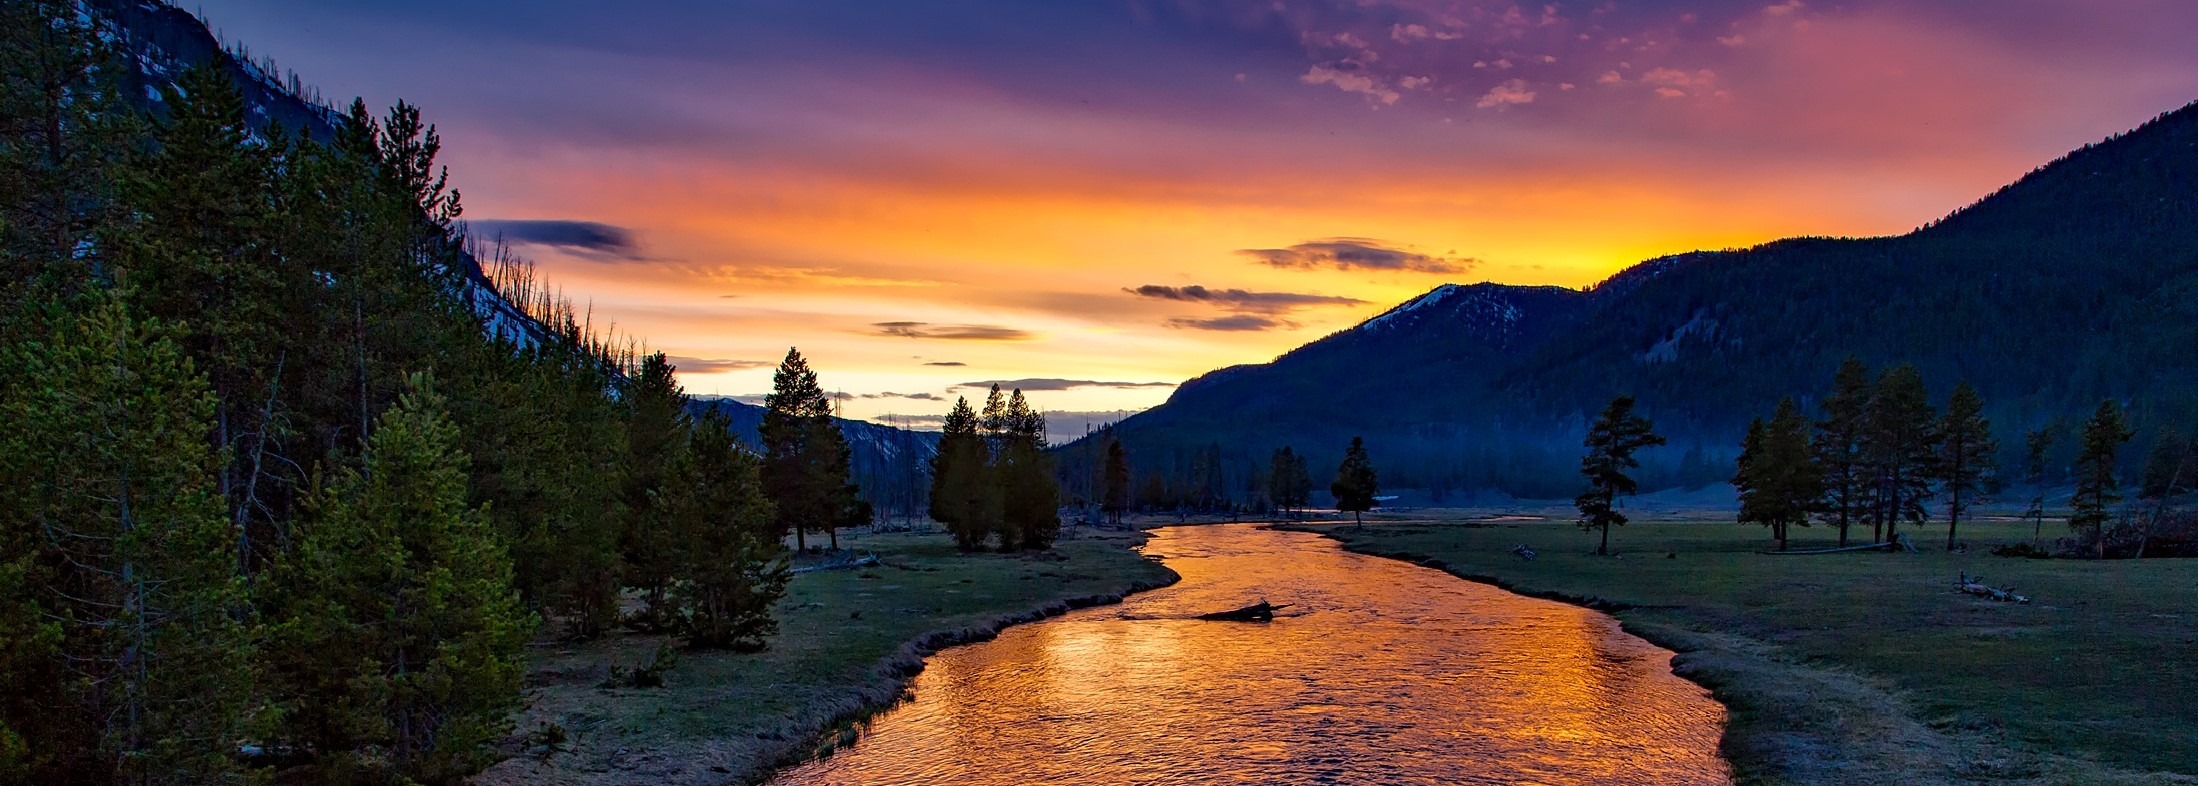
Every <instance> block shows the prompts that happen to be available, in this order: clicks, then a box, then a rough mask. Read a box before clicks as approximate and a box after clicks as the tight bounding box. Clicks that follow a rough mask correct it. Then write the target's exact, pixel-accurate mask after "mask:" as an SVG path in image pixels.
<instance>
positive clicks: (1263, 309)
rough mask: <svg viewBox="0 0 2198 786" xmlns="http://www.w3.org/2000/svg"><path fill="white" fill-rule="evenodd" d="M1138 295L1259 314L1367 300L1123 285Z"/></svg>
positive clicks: (1200, 287)
mask: <svg viewBox="0 0 2198 786" xmlns="http://www.w3.org/2000/svg"><path fill="white" fill-rule="evenodd" d="M1122 291H1124V292H1128V293H1130V294H1132V295H1136V296H1138V297H1148V298H1157V299H1160V300H1176V301H1182V302H1185V303H1210V304H1212V305H1215V306H1219V307H1221V308H1225V309H1228V310H1230V311H1238V312H1248V313H1255V314H1281V313H1287V312H1290V311H1294V310H1296V309H1300V308H1306V307H1309V306H1355V305H1359V304H1362V303H1365V302H1366V301H1364V300H1360V299H1358V298H1354V297H1341V296H1337V295H1310V294H1302V293H1298V292H1250V291H1246V290H1242V289H1207V288H1206V287H1202V286H1199V285H1197V284H1192V285H1190V286H1185V287H1171V286H1165V285H1161V284H1146V285H1144V286H1141V287H1138V288H1136V289H1130V288H1128V287H1124V288H1122Z"/></svg>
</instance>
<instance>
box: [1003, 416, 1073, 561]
mask: <svg viewBox="0 0 2198 786" xmlns="http://www.w3.org/2000/svg"><path fill="white" fill-rule="evenodd" d="M1002 418H1003V421H1002V422H1003V428H1002V432H1001V438H1002V442H1001V446H1000V452H999V454H998V455H997V456H996V457H995V461H996V462H997V463H998V466H999V469H998V471H996V472H994V473H993V476H994V477H995V478H997V479H998V480H999V482H1000V484H1001V490H1000V499H1001V514H1002V515H1001V529H1000V548H1002V549H1008V548H1014V547H1021V548H1026V549H1044V548H1049V547H1051V546H1052V545H1053V539H1054V538H1055V537H1056V536H1058V535H1059V534H1060V532H1061V487H1060V481H1059V480H1058V479H1057V478H1055V477H1054V474H1053V462H1052V458H1051V457H1049V456H1047V455H1046V417H1045V415H1043V414H1041V413H1039V412H1038V411H1037V410H1036V409H1033V408H1032V407H1031V406H1030V401H1029V400H1028V399H1025V398H1024V397H1023V391H1021V390H1019V389H1018V390H1016V391H1014V392H1013V393H1012V394H1011V395H1009V396H1008V401H1007V409H1006V411H1005V414H1004V415H1003V416H1002Z"/></svg>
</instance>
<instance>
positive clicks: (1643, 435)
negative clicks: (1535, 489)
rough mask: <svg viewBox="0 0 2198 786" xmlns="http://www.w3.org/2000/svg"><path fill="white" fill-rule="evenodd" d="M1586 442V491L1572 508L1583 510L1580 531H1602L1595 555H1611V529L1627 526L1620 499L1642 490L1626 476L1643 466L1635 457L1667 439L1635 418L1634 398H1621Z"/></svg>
mask: <svg viewBox="0 0 2198 786" xmlns="http://www.w3.org/2000/svg"><path fill="white" fill-rule="evenodd" d="M1584 442H1585V446H1586V447H1587V455H1585V456H1583V457H1581V459H1580V474H1581V475H1582V476H1584V477H1586V478H1587V490H1586V491H1582V492H1580V495H1579V496H1578V497H1575V498H1574V499H1573V505H1574V506H1575V507H1578V508H1579V510H1580V520H1579V523H1580V528H1581V529H1584V530H1588V531H1595V530H1601V531H1602V535H1603V540H1602V545H1600V546H1597V547H1596V548H1595V553H1596V554H1597V555H1608V554H1609V553H1610V527H1611V525H1613V524H1621V525H1622V524H1624V523H1626V514H1624V513H1620V512H1618V504H1617V503H1618V497H1620V496H1632V495H1633V493H1634V491H1635V490H1637V489H1638V488H1639V484H1638V483H1636V482H1635V481H1634V479H1633V478H1632V477H1631V476H1629V475H1627V474H1626V470H1629V469H1634V468H1637V467H1640V466H1641V462H1640V461H1639V460H1638V459H1635V458H1634V457H1633V454H1634V452H1635V451H1638V450H1640V449H1641V448H1646V447H1654V446H1657V445H1662V444H1664V438H1663V437H1662V436H1660V435H1658V434H1657V433H1656V431H1655V424H1654V423H1651V422H1650V421H1649V419H1647V418H1644V417H1641V416H1639V415H1635V414H1633V397H1632V396H1619V397H1617V398H1614V399H1611V400H1610V406H1608V407H1605V408H1604V409H1603V413H1602V415H1600V416H1598V417H1597V418H1596V419H1595V424H1594V425H1592V426H1589V427H1588V432H1587V439H1586V440H1585V441H1584Z"/></svg>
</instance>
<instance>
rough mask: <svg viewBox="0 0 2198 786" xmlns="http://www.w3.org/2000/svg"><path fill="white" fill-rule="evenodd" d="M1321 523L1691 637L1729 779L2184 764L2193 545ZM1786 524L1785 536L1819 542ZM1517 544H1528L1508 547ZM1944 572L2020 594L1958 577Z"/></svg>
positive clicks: (1341, 534) (1675, 640) (2194, 710)
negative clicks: (1714, 703) (2100, 555)
mask: <svg viewBox="0 0 2198 786" xmlns="http://www.w3.org/2000/svg"><path fill="white" fill-rule="evenodd" d="M1322 529H1323V530H1324V531H1327V532H1328V533H1330V534H1331V535H1333V536H1335V537H1337V538H1338V539H1340V540H1342V541H1343V542H1344V543H1345V544H1346V545H1348V546H1349V547H1351V548H1353V549H1356V550H1361V551H1366V552H1369V553H1376V554H1384V555H1389V556H1400V557H1406V558H1410V559H1415V560H1422V559H1428V558H1432V559H1434V560H1439V562H1440V566H1441V567H1443V568H1444V569H1447V570H1450V571H1451V572H1454V573H1457V574H1460V575H1465V576H1469V577H1479V578H1484V579H1486V580H1492V581H1496V582H1498V583H1501V584H1503V585H1505V586H1508V587H1511V588H1514V589H1516V590H1519V591H1522V592H1527V593H1530V594H1544V595H1549V596H1557V597H1563V598H1566V599H1570V600H1575V601H1581V602H1586V601H1589V600H1591V599H1599V600H1601V601H1604V602H1607V603H1613V604H1619V605H1622V606H1631V607H1633V608H1629V609H1625V610H1621V611H1619V612H1618V614H1619V617H1620V618H1621V619H1622V620H1623V621H1624V622H1625V623H1626V624H1627V626H1628V628H1629V629H1632V630H1635V631H1636V632H1639V633H1642V634H1643V635H1646V636H1648V637H1650V638H1652V639H1656V640H1659V641H1660V642H1662V643H1665V644H1666V645H1667V646H1671V647H1672V648H1674V649H1675V650H1679V651H1682V652H1689V651H1690V650H1692V651H1694V652H1691V653H1690V654H1689V655H1687V656H1682V657H1681V658H1680V659H1679V660H1678V661H1677V666H1678V667H1679V668H1682V670H1683V673H1684V670H1685V669H1692V670H1694V671H1695V672H1696V673H1693V674H1688V676H1690V677H1694V678H1696V679H1697V680H1698V681H1701V682H1704V683H1705V684H1708V685H1710V687H1712V689H1713V690H1715V691H1716V692H1717V693H1718V695H1719V698H1720V699H1721V700H1724V701H1725V702H1726V703H1727V704H1728V705H1729V706H1731V708H1732V710H1733V722H1732V728H1731V729H1730V731H1729V732H1728V735H1727V740H1726V745H1725V747H1726V753H1727V756H1728V757H1729V758H1731V759H1733V760H1734V763H1735V765H1736V767H1737V768H1738V769H1739V771H1740V773H1741V774H1742V776H1743V780H1758V781H1763V782H1823V783H1869V782H1876V779H1877V778H1878V777H1880V776H1895V777H1898V778H1899V779H1900V781H1901V782H1932V781H1934V780H1935V781H1940V782H1972V781H2001V780H2005V781H2032V782H2046V783H2062V782H2076V783H2084V782H2098V781H2108V780H2127V781H2129V782H2157V781H2155V780H2152V778H2155V777H2159V776H2158V775H2150V776H2148V775H2140V774H2139V773H2146V772H2152V773H2181V774H2186V775H2187V774H2190V773H2198V659H2194V656H2198V560H2145V561H2113V562H2105V563H2100V562H2091V561H2081V560H2028V559H2011V558H2001V557H1993V556H1990V555H1989V554H1988V553H1987V552H1988V550H1989V548H1990V547H1991V546H1992V545H1995V544H2000V543H2013V542H2028V541H2029V539H2030V535H2031V530H2030V527H2029V526H2028V525H2026V524H2024V525H2018V524H2013V523H1966V522H1965V523H1964V524H1963V529H1962V536H1963V537H1962V540H1964V541H1966V542H1967V543H1968V544H1969V545H1970V547H1971V551H1970V552H1969V553H1967V554H1948V553H1946V552H1944V551H1943V550H1941V549H1942V547H1943V543H1944V538H1945V529H1944V525H1943V524H1941V525H1938V526H1936V527H1924V528H1922V529H1921V530H1920V531H1911V533H1910V534H1911V536H1912V537H1914V538H1915V539H1916V542H1917V543H1918V544H1919V547H1920V548H1923V549H1924V551H1923V553H1920V554H1883V553H1855V554H1836V555H1824V556H1767V555H1762V554H1758V553H1756V552H1757V550H1759V549H1767V548H1769V547H1770V546H1771V545H1772V544H1771V542H1770V541H1769V539H1768V537H1767V536H1766V534H1765V530H1763V529H1762V528H1760V527H1753V526H1750V527H1742V526H1739V525H1736V524H1730V523H1708V522H1699V521H1697V522H1653V523H1639V522H1637V523H1635V524H1633V525H1629V526H1626V527H1622V528H1619V529H1617V530H1615V531H1614V532H1613V533H1612V535H1611V542H1612V546H1613V548H1614V549H1615V550H1617V551H1619V552H1620V553H1621V556H1619V557H1617V558H1611V557H1596V556H1591V555H1590V554H1589V553H1588V552H1589V551H1591V550H1592V549H1593V548H1594V545H1595V544H1594V541H1593V540H1592V539H1591V538H1590V536H1588V535H1586V534H1584V533H1581V532H1579V531H1578V530H1576V529H1573V528H1572V527H1571V525H1570V524H1569V523H1567V522H1563V521H1550V522H1505V523H1500V524H1487V525H1465V524H1462V523H1460V522H1455V521H1453V522H1442V521H1417V522H1390V523H1383V524H1373V525H1369V526H1368V527H1367V528H1366V529H1364V530H1354V529H1353V528H1351V527H1348V526H1338V527H1323V528H1322ZM2049 529H2050V526H2049ZM1800 532H1801V534H1803V535H1805V536H1808V537H1807V538H1806V539H1797V540H1796V541H1794V543H1793V544H1792V548H1796V549H1801V548H1809V547H1814V546H1828V545H1832V544H1831V543H1830V542H1829V534H1830V533H1828V532H1826V531H1824V530H1823V529H1822V528H1817V529H1811V530H1801V531H1800ZM2055 534H2056V533H2051V532H2049V533H2048V537H2052V536H2053V535H2055ZM1864 537H1867V531H1865V532H1864ZM1934 541H1935V543H1936V544H1937V545H1933V544H1934ZM1857 542H1861V541H1857ZM1520 543H1526V544H1529V545H1531V546H1533V547H1534V548H1535V549H1536V550H1537V551H1539V552H1540V556H1539V559H1537V560H1535V561H1532V562H1527V561H1524V560H1521V559H1519V558H1517V557H1514V556H1512V555H1510V554H1509V553H1507V552H1508V551H1509V550H1510V549H1511V548H1512V547H1513V546H1515V545H1518V544H1520ZM1963 571H1967V572H1969V573H1970V574H1972V575H1974V574H1982V575H1983V576H1984V577H1985V579H1986V580H1987V582H1988V583H1990V584H1992V585H1994V586H2005V585H2010V584H2011V585H2013V586H2014V587H2015V588H2016V590H2017V591H2018V592H2020V593H2023V594H2026V595H2029V596H2031V597H2032V598H2033V602H2032V603H2031V604H2030V605H2013V604H2004V603H1995V602H1992V601H1989V600H1984V599H1980V598H1974V597H1970V596H1966V595H1960V594H1957V593H1955V592H1953V591H1952V587H1951V585H1952V582H1953V581H1954V579H1955V578H1956V576H1957V575H1959V574H1960V573H1961V572H1963ZM1896 715H1904V716H1905V717H1904V718H1903V717H1893V716H1896ZM1888 738H1890V739H1888ZM1843 749H1844V752H1843ZM1907 760H1912V761H1907ZM1925 770H1928V771H1925Z"/></svg>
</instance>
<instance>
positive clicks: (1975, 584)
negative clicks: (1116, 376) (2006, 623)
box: [1954, 571, 2030, 603]
mask: <svg viewBox="0 0 2198 786" xmlns="http://www.w3.org/2000/svg"><path fill="white" fill-rule="evenodd" d="M1954 591H1955V592H1959V593H1962V594H1964V595H1975V596H1977V597H1980V598H1991V599H1993V600H1996V601H1999V602H2001V603H2029V602H2030V597H2029V596H2027V595H2017V594H2015V588H2014V587H2004V588H2002V587H1988V586H1985V584H1984V577H1983V576H1971V575H1969V572H1968V571H1962V574H1961V578H1959V579H1956V580H1955V581H1954Z"/></svg>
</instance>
